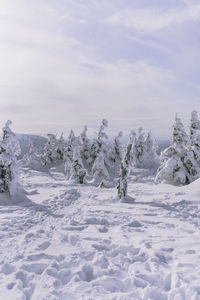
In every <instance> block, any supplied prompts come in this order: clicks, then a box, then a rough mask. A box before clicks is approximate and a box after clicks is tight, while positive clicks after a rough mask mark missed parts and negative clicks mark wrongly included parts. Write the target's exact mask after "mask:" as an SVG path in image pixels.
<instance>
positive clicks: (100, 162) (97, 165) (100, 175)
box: [92, 151, 110, 187]
mask: <svg viewBox="0 0 200 300" xmlns="http://www.w3.org/2000/svg"><path fill="white" fill-rule="evenodd" d="M92 174H93V178H94V182H95V183H97V184H99V185H100V187H105V186H106V182H107V181H108V179H109V177H110V176H109V173H108V170H107V168H106V166H105V157H104V153H103V151H101V152H99V153H98V156H97V158H96V159H95V161H94V164H93V167H92Z"/></svg>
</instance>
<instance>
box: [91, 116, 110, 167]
mask: <svg viewBox="0 0 200 300" xmlns="http://www.w3.org/2000/svg"><path fill="white" fill-rule="evenodd" d="M107 126H108V121H107V120H106V119H103V120H102V123H101V126H100V129H99V132H98V133H97V137H96V138H95V139H94V140H93V142H92V145H91V148H90V155H89V159H88V163H89V164H90V165H91V166H93V164H94V161H95V159H96V158H97V156H98V154H99V153H100V152H101V151H103V152H104V156H107V154H108V153H107V152H108V147H107V145H106V140H107V139H108V136H107V134H106V133H105V128H106V127H107Z"/></svg>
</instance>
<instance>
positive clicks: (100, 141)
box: [90, 119, 109, 187]
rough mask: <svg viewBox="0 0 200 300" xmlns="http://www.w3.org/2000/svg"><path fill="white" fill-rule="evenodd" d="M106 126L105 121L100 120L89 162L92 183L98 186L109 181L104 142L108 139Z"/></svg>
mask: <svg viewBox="0 0 200 300" xmlns="http://www.w3.org/2000/svg"><path fill="white" fill-rule="evenodd" d="M107 126H108V121H107V120H106V119H103V120H102V124H101V126H100V129H99V132H98V134H97V138H96V139H95V140H94V141H93V144H92V147H91V153H90V155H91V162H93V164H92V175H93V178H94V181H95V182H96V183H98V184H100V186H102V187H103V186H104V185H105V182H106V181H107V180H108V179H109V173H108V170H107V166H108V147H107V144H106V140H107V139H108V136H107V134H106V133H105V131H104V129H105V127H107Z"/></svg>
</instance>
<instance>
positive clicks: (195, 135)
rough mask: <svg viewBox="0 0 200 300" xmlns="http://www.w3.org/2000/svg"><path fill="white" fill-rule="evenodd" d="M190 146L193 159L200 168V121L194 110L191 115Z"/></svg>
mask: <svg viewBox="0 0 200 300" xmlns="http://www.w3.org/2000/svg"><path fill="white" fill-rule="evenodd" d="M190 144H191V150H192V151H193V153H194V157H195V159H196V161H197V162H198V164H199V166H200V121H199V119H198V114H197V112H196V111H195V110H194V111H193V112H192V113H191V124H190Z"/></svg>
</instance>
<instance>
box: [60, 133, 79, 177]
mask: <svg viewBox="0 0 200 300" xmlns="http://www.w3.org/2000/svg"><path fill="white" fill-rule="evenodd" d="M76 145H77V138H76V137H75V135H74V132H73V130H71V131H70V134H69V137H68V139H67V143H66V146H65V148H64V154H63V164H64V172H65V175H66V177H67V179H69V178H70V176H71V166H72V162H73V153H74V148H75V146H76Z"/></svg>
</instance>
